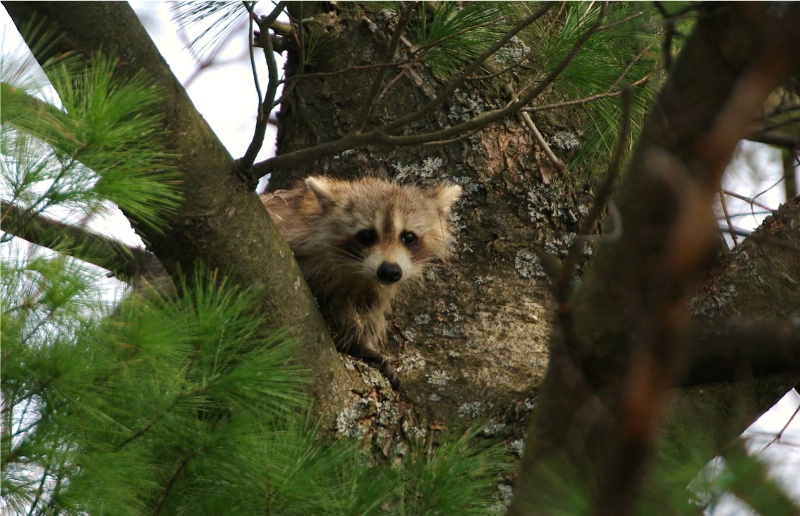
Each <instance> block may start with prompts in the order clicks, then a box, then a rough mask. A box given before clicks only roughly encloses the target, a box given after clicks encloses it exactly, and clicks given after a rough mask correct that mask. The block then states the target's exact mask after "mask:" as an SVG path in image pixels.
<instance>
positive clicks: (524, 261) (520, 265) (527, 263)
mask: <svg viewBox="0 0 800 516" xmlns="http://www.w3.org/2000/svg"><path fill="white" fill-rule="evenodd" d="M514 268H515V269H517V272H518V273H519V275H520V276H522V277H523V278H529V279H530V278H546V277H547V274H545V272H544V269H543V268H542V262H541V261H539V257H538V256H536V253H535V252H534V251H532V250H531V249H520V250H519V251H517V256H516V257H515V258H514Z"/></svg>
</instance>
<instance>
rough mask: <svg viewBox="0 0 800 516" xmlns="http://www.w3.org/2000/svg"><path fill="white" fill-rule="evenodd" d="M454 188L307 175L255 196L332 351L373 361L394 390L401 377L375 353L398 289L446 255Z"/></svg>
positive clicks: (458, 192) (419, 277) (457, 193)
mask: <svg viewBox="0 0 800 516" xmlns="http://www.w3.org/2000/svg"><path fill="white" fill-rule="evenodd" d="M460 195H461V187H460V186H457V185H453V184H442V185H439V186H437V187H435V188H431V189H423V188H418V187H415V186H399V185H397V184H395V183H391V182H389V181H384V180H381V179H376V178H365V179H361V180H357V181H342V180H337V179H331V178H327V177H322V176H316V177H309V178H307V179H306V180H305V182H303V183H300V184H298V185H297V186H296V187H295V188H293V189H291V190H279V191H277V192H275V193H274V194H266V195H263V196H262V201H263V202H264V205H265V206H266V208H267V210H268V211H269V213H270V215H271V216H272V219H273V220H274V221H275V223H276V224H277V225H278V228H279V229H280V231H281V233H282V234H283V236H284V237H285V238H286V240H287V242H288V243H289V247H290V248H291V249H292V251H293V252H294V256H295V259H296V260H297V263H298V264H299V265H300V268H301V269H302V271H303V275H304V277H305V279H306V281H307V282H308V284H309V286H310V287H311V290H312V292H313V293H314V296H315V297H316V298H317V301H318V303H319V306H320V308H321V310H322V313H323V315H324V316H325V319H326V321H327V322H328V325H329V327H330V330H331V334H332V336H333V338H334V341H335V342H336V345H337V348H338V349H339V350H340V351H343V352H345V353H348V354H350V355H353V356H355V357H359V358H363V359H364V360H366V361H368V362H373V363H376V364H377V365H378V366H379V367H380V370H381V371H382V372H383V374H384V375H385V376H386V377H387V378H388V379H389V381H390V382H391V384H392V386H393V387H394V388H395V389H398V390H399V389H400V387H401V382H400V380H399V378H398V377H397V374H396V372H395V371H394V369H393V368H392V366H391V365H390V364H389V362H388V359H387V357H386V356H385V355H384V354H383V353H381V352H380V351H379V348H380V345H381V343H382V341H383V340H384V339H385V337H386V314H387V312H389V311H390V309H391V301H392V299H393V298H394V296H395V294H396V293H397V291H398V289H399V288H401V287H402V285H404V284H408V283H410V282H412V281H421V280H422V273H423V271H424V270H425V269H426V268H427V266H428V265H429V264H430V263H431V262H432V261H433V260H437V259H438V260H444V259H446V258H447V257H448V256H449V254H450V245H451V242H452V239H453V235H452V228H451V226H450V224H449V222H448V219H449V214H450V210H451V208H452V207H453V204H454V203H455V201H456V200H457V199H458V198H459V197H460Z"/></svg>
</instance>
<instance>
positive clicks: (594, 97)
mask: <svg viewBox="0 0 800 516" xmlns="http://www.w3.org/2000/svg"><path fill="white" fill-rule="evenodd" d="M649 80H650V74H647V75H645V76H644V77H642V78H641V79H639V80H638V81H636V82H634V83H632V84H631V86H635V87H639V86H643V85H645V84H646V83H647V81H649ZM623 91H625V89H624V88H620V89H618V90H615V91H606V92H605V93H598V94H597V95H591V96H589V97H584V98H582V99H576V100H567V101H564V102H557V103H555V104H546V105H544V106H529V107H524V108H522V109H521V110H520V111H525V112H527V113H535V112H537V111H549V110H551V109H560V108H563V107H567V106H577V105H580V104H588V103H589V102H594V101H596V100H600V99H606V98H610V97H617V96H619V95H622V92H623Z"/></svg>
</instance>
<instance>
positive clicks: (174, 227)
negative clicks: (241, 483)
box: [3, 2, 356, 418]
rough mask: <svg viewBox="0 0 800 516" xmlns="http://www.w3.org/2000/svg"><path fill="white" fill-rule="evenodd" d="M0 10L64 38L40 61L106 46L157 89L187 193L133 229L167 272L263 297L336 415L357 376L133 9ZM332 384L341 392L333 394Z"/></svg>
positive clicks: (323, 405) (64, 5)
mask: <svg viewBox="0 0 800 516" xmlns="http://www.w3.org/2000/svg"><path fill="white" fill-rule="evenodd" d="M3 5H4V6H5V8H6V10H7V11H8V13H9V15H10V16H11V18H12V19H13V20H14V23H15V24H16V25H17V27H23V28H24V26H25V22H26V21H27V20H30V19H31V17H33V16H38V17H43V18H46V19H47V23H48V24H50V26H53V27H56V28H55V29H54V30H55V31H56V33H57V34H61V37H60V38H58V39H57V40H56V41H54V42H53V44H52V45H50V46H49V47H48V48H49V49H51V50H49V51H43V49H42V47H41V45H36V44H35V43H37V42H36V41H29V42H28V43H29V46H30V47H31V48H33V49H34V51H35V52H37V53H36V54H35V57H36V59H37V60H38V61H39V62H43V61H45V60H47V59H48V58H49V57H52V56H55V55H60V54H62V53H68V52H71V53H75V52H79V53H82V54H83V55H85V56H86V57H87V62H89V60H90V58H91V56H92V55H94V54H95V53H96V52H97V51H98V50H99V49H101V48H102V49H103V51H104V52H108V53H109V54H111V55H115V56H116V57H118V58H119V61H118V64H117V70H116V72H117V73H119V74H120V75H121V76H131V75H134V74H135V73H139V72H141V71H142V70H146V72H147V75H148V76H149V77H150V78H151V79H152V80H153V81H154V83H155V84H156V85H157V86H158V87H159V88H160V89H161V91H162V92H163V98H162V102H161V105H160V106H159V108H158V109H159V110H160V111H161V112H162V113H163V115H164V124H165V126H164V144H165V147H166V148H167V149H168V150H170V151H172V152H174V153H176V154H178V155H180V156H181V157H180V159H179V160H178V162H177V163H176V165H177V167H178V168H179V170H180V172H181V181H182V193H183V203H182V204H181V206H180V207H179V208H178V209H177V210H176V212H175V213H174V214H171V215H170V216H169V217H168V220H167V221H166V224H165V225H164V226H163V228H162V231H161V232H157V231H153V230H152V229H150V228H147V227H140V228H139V230H140V232H141V233H142V234H143V238H144V239H145V240H146V241H147V242H148V248H149V249H150V250H151V251H152V252H153V253H155V255H156V256H157V257H158V259H159V260H160V261H161V263H162V264H163V265H164V267H165V268H166V269H167V271H168V272H169V273H170V274H172V275H174V274H177V273H178V271H182V272H183V273H184V274H190V273H191V271H193V270H195V268H197V267H206V268H210V269H215V270H217V269H218V270H221V271H222V272H223V273H225V274H226V275H227V276H228V277H229V278H230V279H231V281H232V282H233V283H234V284H238V285H241V286H243V287H245V288H247V289H253V290H255V291H257V292H259V293H260V295H259V300H260V301H261V305H260V306H259V310H260V312H261V313H262V314H264V324H263V326H262V328H261V329H262V331H263V332H264V334H265V335H266V334H272V333H274V332H275V331H276V330H277V329H278V328H285V329H286V330H287V331H288V333H289V334H290V335H291V336H292V337H293V338H295V339H296V340H297V342H298V343H299V345H300V346H301V351H300V352H299V353H298V356H299V357H301V358H302V359H303V361H304V363H305V364H306V365H307V367H308V370H309V374H310V380H311V383H310V385H309V393H310V395H311V397H312V399H314V401H315V407H316V408H317V409H318V410H319V411H320V413H321V414H323V416H322V417H323V418H333V417H334V414H335V413H336V411H338V410H340V409H341V408H342V407H344V406H345V405H346V404H347V403H349V402H350V400H349V398H348V396H349V388H350V387H355V385H356V380H355V379H354V377H352V376H351V375H350V374H349V373H348V372H347V371H346V370H345V369H344V366H343V365H342V363H341V361H339V360H337V359H336V350H335V347H334V345H333V342H332V341H331V339H330V334H329V332H328V330H327V326H326V324H325V321H324V320H323V318H322V315H321V314H320V312H319V309H318V308H317V306H316V303H315V300H314V297H313V296H312V295H311V292H310V290H309V289H308V286H307V285H306V283H305V281H304V280H303V276H302V274H301V272H300V269H299V267H298V266H297V263H296V262H295V260H294V258H293V257H292V253H291V251H290V250H289V247H288V245H287V244H286V242H285V240H284V239H283V237H282V236H281V234H280V232H279V231H278V229H277V227H276V226H275V224H274V223H273V222H272V220H271V219H270V218H269V215H268V214H267V212H266V210H265V209H264V205H263V203H262V202H261V200H260V199H259V198H258V196H257V195H256V194H255V192H254V191H253V190H250V189H248V188H246V187H245V186H244V185H242V184H241V182H240V181H237V180H236V179H235V176H236V174H237V171H238V167H237V166H236V163H235V161H234V160H233V159H232V158H231V156H230V154H229V153H228V151H227V150H226V149H225V147H224V146H223V145H222V143H221V142H220V141H219V138H217V136H216V135H215V134H214V133H213V131H212V130H211V128H210V127H209V126H208V124H207V123H206V121H205V120H204V119H203V117H202V116H201V115H200V113H198V112H197V110H196V108H195V107H194V104H193V103H192V101H191V100H190V99H189V96H188V95H187V93H186V91H185V90H184V88H183V87H182V86H181V84H180V83H179V81H178V80H177V79H176V78H175V76H174V75H173V73H172V71H171V70H170V69H169V66H168V65H167V63H166V62H165V61H164V59H163V57H162V56H161V55H160V54H159V52H158V49H157V48H156V47H155V45H154V44H153V41H152V40H151V39H150V37H149V36H148V35H147V32H146V31H145V30H144V27H142V24H141V22H140V21H139V19H138V18H137V16H136V14H135V13H134V12H133V10H132V9H131V7H130V6H129V5H128V4H126V3H123V2H7V3H4V4H3ZM22 35H23V37H26V34H24V33H23V34H22ZM27 37H30V34H28V35H27ZM133 223H134V225H135V226H137V224H136V221H133ZM332 384H333V385H338V386H339V389H331V387H330V386H331V385H332ZM323 400H324V402H323Z"/></svg>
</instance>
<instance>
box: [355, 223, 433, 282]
mask: <svg viewBox="0 0 800 516" xmlns="http://www.w3.org/2000/svg"><path fill="white" fill-rule="evenodd" d="M380 216H381V214H380V213H377V214H376V220H377V219H379V218H380ZM354 240H355V241H354V242H353V244H352V247H353V250H354V251H355V252H356V253H355V256H360V257H362V259H363V264H364V268H365V270H364V272H365V275H367V276H369V277H371V278H374V279H376V280H377V281H379V282H380V283H383V284H386V285H389V284H392V283H397V282H398V281H400V280H402V279H403V278H404V277H405V278H409V277H412V276H414V275H416V274H417V273H418V272H419V271H418V270H417V269H419V267H415V258H416V257H418V255H419V251H420V250H421V249H420V244H421V241H420V239H419V237H417V234H416V233H415V232H413V231H408V230H401V231H399V232H398V231H397V230H396V229H395V228H394V227H387V226H386V225H384V227H383V231H381V230H378V229H373V228H369V229H362V230H360V231H358V232H357V233H356V234H355V238H354Z"/></svg>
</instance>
